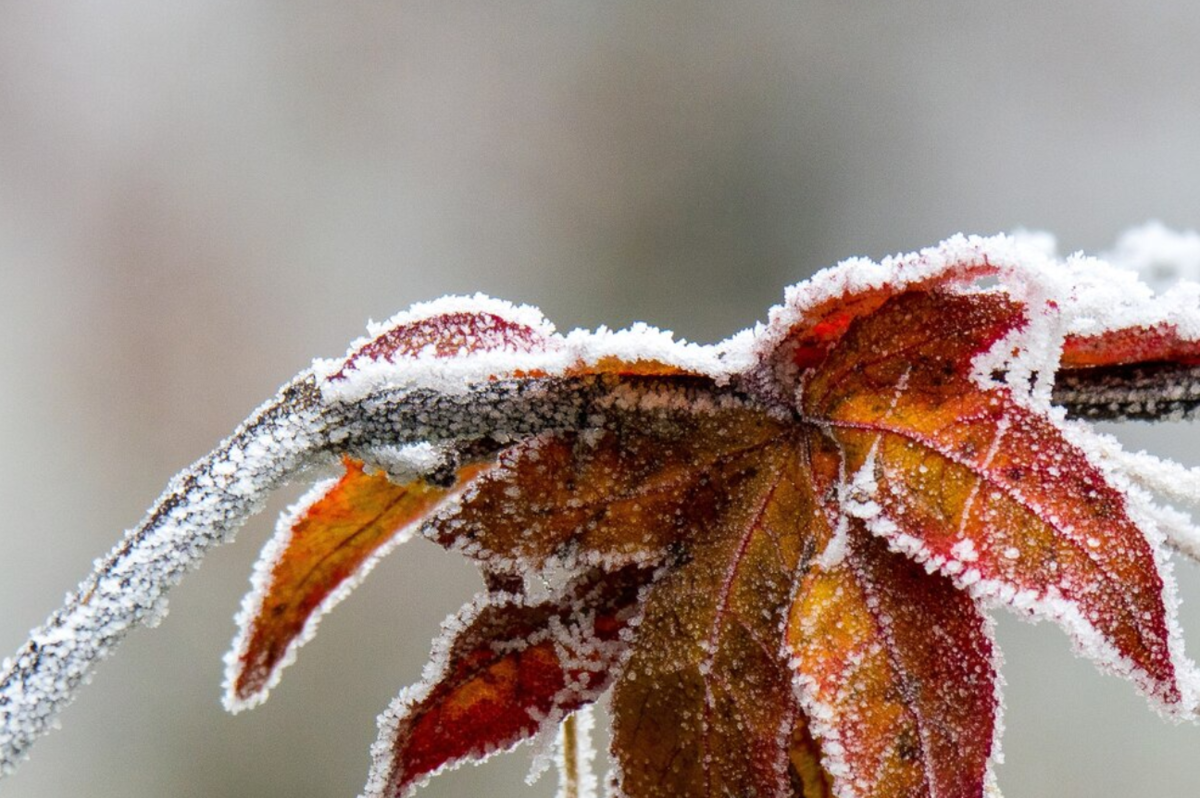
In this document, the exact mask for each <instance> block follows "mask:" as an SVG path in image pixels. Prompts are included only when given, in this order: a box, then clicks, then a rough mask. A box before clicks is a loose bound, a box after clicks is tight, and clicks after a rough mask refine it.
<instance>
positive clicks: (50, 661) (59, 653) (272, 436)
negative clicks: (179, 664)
mask: <svg viewBox="0 0 1200 798" xmlns="http://www.w3.org/2000/svg"><path fill="white" fill-rule="evenodd" d="M580 388H581V386H580V385H573V386H567V385H565V384H551V383H546V384H539V383H532V384H531V383H528V382H526V383H512V382H494V383H489V384H484V385H481V386H477V387H475V388H474V389H468V390H464V391H461V392H458V393H456V394H454V395H451V396H444V395H441V394H437V393H434V392H431V391H429V390H425V389H420V388H414V389H402V390H383V391H376V392H374V393H372V394H370V395H368V396H365V397H363V398H362V399H361V400H360V401H357V402H353V403H342V402H338V401H333V402H330V401H327V400H324V399H323V398H322V394H321V391H320V389H319V388H318V386H317V382H316V379H315V378H314V377H313V376H312V374H310V373H308V372H305V373H303V374H301V375H300V376H298V377H297V378H296V379H295V380H293V381H292V382H291V383H289V384H288V385H286V386H284V388H283V389H281V391H280V392H279V394H278V395H277V396H276V398H275V399H273V400H272V401H270V402H268V403H266V404H264V405H263V406H262V407H260V408H259V409H258V410H257V411H255V413H254V414H253V415H251V416H250V418H249V419H247V420H246V421H245V422H244V423H243V424H242V425H241V426H240V427H239V428H238V430H237V431H236V432H235V433H234V434H233V435H232V436H231V437H229V438H228V439H226V440H225V441H223V442H222V443H221V444H220V445H219V446H218V447H217V448H216V449H214V450H213V451H212V452H211V453H210V454H209V455H207V456H206V457H204V458H202V459H200V460H198V461H197V462H196V463H194V464H193V465H191V466H190V467H189V468H187V469H185V470H184V471H182V472H181V473H180V474H178V475H177V476H176V477H174V478H173V479H172V480H171V481H170V483H169V484H168V486H167V490H166V491H165V492H164V493H163V495H162V496H160V497H159V499H158V501H156V502H155V503H154V505H153V506H152V507H151V508H150V510H149V511H148V512H147V514H146V517H145V518H144V519H143V520H142V522H141V523H140V524H138V526H136V527H135V528H134V529H132V530H130V531H129V532H128V533H127V534H126V536H125V538H124V540H122V542H121V543H120V544H119V545H118V546H116V548H114V549H113V550H112V552H110V553H109V554H108V555H107V556H106V557H104V558H103V559H101V560H98V561H97V563H96V567H95V569H94V570H93V572H92V574H91V575H90V576H89V577H88V578H87V579H86V580H84V581H83V582H82V583H81V584H80V585H79V587H78V588H77V589H76V591H75V592H74V593H73V594H72V595H70V596H69V597H68V599H67V601H66V602H65V603H64V605H63V607H62V608H60V609H59V610H57V611H56V612H55V613H54V614H52V615H51V616H50V617H49V618H48V619H47V620H46V622H45V623H44V624H43V625H42V626H40V627H38V628H37V629H35V630H33V631H32V632H31V633H30V637H29V640H28V641H27V642H26V643H25V645H24V646H23V647H22V648H21V649H20V650H19V651H18V652H17V653H16V655H15V656H13V657H11V658H7V659H5V660H4V662H3V665H2V666H0V771H2V772H3V773H5V774H6V773H9V772H11V771H12V770H13V769H14V768H15V766H16V764H17V762H18V761H20V760H21V759H22V758H23V757H24V756H25V755H26V752H27V751H28V749H29V747H30V746H31V745H32V744H33V742H34V741H35V740H36V739H37V738H38V737H40V736H41V735H43V734H45V733H46V732H47V731H49V730H50V729H51V728H52V726H53V724H54V722H55V718H56V716H57V714H58V712H59V711H60V710H61V709H62V708H63V707H64V706H65V705H66V704H68V703H70V701H71V700H72V698H73V695H74V691H75V689H76V688H77V687H78V686H79V685H80V684H81V683H84V682H86V681H87V680H88V679H89V678H90V676H91V673H92V669H93V668H94V667H95V665H96V664H97V663H98V662H99V661H100V660H103V659H105V658H107V657H108V656H109V654H111V653H112V651H113V649H114V648H115V647H116V646H117V645H118V644H119V643H120V642H121V640H122V639H123V638H124V637H125V635H127V634H128V633H129V632H130V631H131V630H133V629H134V628H136V627H138V626H153V625H155V624H156V623H157V622H158V621H159V620H160V619H161V618H162V617H163V615H164V614H165V612H166V595H167V592H168V591H169V590H170V589H171V587H173V586H174V585H175V584H176V583H178V581H179V580H180V579H181V578H182V577H183V575H184V574H185V573H187V572H188V571H189V570H191V569H193V568H195V567H196V566H197V565H198V564H199V562H200V560H201V558H202V557H203V556H204V555H205V554H206V553H207V552H208V551H209V550H210V549H212V548H214V547H216V546H218V545H220V544H221V543H225V542H227V541H229V540H230V539H232V537H233V534H234V533H235V532H236V531H237V529H238V528H239V527H240V526H241V525H242V523H244V522H245V520H246V519H247V518H249V517H250V516H251V515H253V514H254V513H256V512H257V511H258V510H260V509H261V508H262V505H263V503H264V501H265V499H266V497H267V496H268V494H270V493H271V491H273V490H274V489H276V488H277V487H279V486H280V485H281V484H283V483H284V482H286V481H287V480H288V479H290V478H291V477H293V476H296V475H298V474H301V473H303V472H304V471H306V470H308V469H311V468H314V467H320V466H325V465H328V464H329V463H331V462H333V461H335V459H336V455H338V454H340V453H343V452H350V453H356V454H359V455H360V456H361V455H362V454H363V453H366V454H368V455H369V454H370V453H371V452H373V451H375V450H377V449H379V448H380V447H383V446H385V445H394V444H403V443H412V442H417V441H435V442H445V443H448V444H451V445H452V446H453V445H455V444H461V445H466V444H467V443H469V442H472V441H477V440H479V439H481V438H485V437H490V438H495V439H500V440H503V439H505V438H506V437H507V436H520V435H527V434H529V433H530V432H537V431H540V430H542V429H545V428H555V427H575V426H578V424H579V418H578V413H579V410H580V408H581V407H582V399H577V400H573V399H572V398H571V396H568V395H567V394H569V393H574V394H576V395H578V396H582V394H583V391H581V390H580ZM431 466H432V464H431Z"/></svg>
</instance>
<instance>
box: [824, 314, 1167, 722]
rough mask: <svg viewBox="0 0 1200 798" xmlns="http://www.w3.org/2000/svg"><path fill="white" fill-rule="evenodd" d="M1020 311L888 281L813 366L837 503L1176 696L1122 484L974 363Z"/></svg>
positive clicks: (1154, 585)
mask: <svg viewBox="0 0 1200 798" xmlns="http://www.w3.org/2000/svg"><path fill="white" fill-rule="evenodd" d="M1023 323H1024V313H1023V311H1022V309H1021V307H1020V306H1019V305H1017V304H1015V303H1013V302H1012V301H1010V300H1008V299H1006V298H1004V297H1001V296H998V295H990V294H987V295H975V296H951V295H945V294H941V293H937V292H934V293H914V294H907V295H904V296H901V297H898V298H897V299H895V300H893V301H892V302H891V303H889V304H888V305H887V306H885V307H883V308H882V309H881V310H880V311H879V312H878V313H877V314H876V315H875V316H873V317H872V318H870V319H867V320H864V321H863V323H861V324H860V325H858V326H857V327H856V328H855V329H852V330H851V331H850V332H849V333H848V334H847V335H846V337H845V338H844V339H843V340H842V341H841V342H840V344H839V346H838V347H837V349H836V350H835V351H834V352H833V353H831V355H830V356H829V359H828V360H827V361H826V362H825V363H824V364H822V366H821V367H820V368H819V369H817V370H816V371H815V372H814V375H813V377H812V379H811V380H809V382H808V384H807V386H806V390H805V400H804V405H805V412H806V413H807V414H809V415H812V416H814V417H817V418H822V419H824V420H825V421H826V423H828V425H829V429H830V434H832V435H833V437H834V438H835V439H836V440H837V441H838V443H839V444H840V445H841V446H842V448H843V450H844V468H845V470H846V472H847V473H848V474H850V475H851V477H850V484H849V485H848V486H847V487H846V494H847V496H846V503H847V506H846V510H847V512H850V513H851V514H853V515H856V516H857V517H859V518H862V519H864V520H865V521H866V524H867V526H868V528H869V529H870V530H871V531H872V532H874V533H875V534H878V535H881V536H883V537H885V538H887V539H888V540H889V542H890V543H891V544H892V545H893V546H895V547H896V548H898V549H901V550H904V551H906V552H908V553H909V554H910V555H911V556H913V557H915V558H916V559H917V560H919V561H921V562H925V563H927V567H928V568H929V569H930V570H935V569H936V570H938V571H940V572H942V573H945V574H948V575H950V576H952V577H953V578H954V579H955V580H956V581H957V583H958V584H959V585H961V586H962V587H964V588H967V589H969V590H970V591H971V593H972V594H973V595H976V596H980V597H986V598H988V599H991V600H994V601H999V602H1001V603H1004V604H1007V605H1010V606H1012V607H1015V608H1016V609H1017V610H1019V611H1024V612H1029V613H1035V614H1037V615H1040V616H1041V617H1047V618H1051V619H1054V620H1056V621H1058V622H1059V623H1061V624H1062V625H1063V626H1064V627H1065V628H1067V630H1068V631H1070V632H1071V633H1072V634H1073V635H1074V636H1075V641H1076V645H1077V646H1078V647H1079V649H1080V650H1081V651H1083V652H1084V653H1086V654H1088V655H1089V656H1091V657H1093V658H1095V659H1097V660H1098V661H1099V662H1101V663H1102V664H1104V665H1105V666H1107V667H1109V668H1111V669H1113V670H1116V671H1118V672H1122V673H1128V674H1129V675H1131V676H1133V678H1135V680H1136V681H1137V682H1138V683H1139V685H1140V686H1142V687H1143V688H1144V689H1145V690H1146V691H1147V692H1148V693H1151V694H1153V695H1155V696H1156V697H1157V698H1159V699H1160V700H1161V701H1162V702H1163V703H1164V704H1167V705H1175V704H1178V703H1179V702H1180V701H1181V700H1182V695H1181V693H1180V689H1179V685H1178V683H1177V681H1176V676H1177V673H1176V662H1175V659H1174V657H1173V653H1172V650H1171V635H1170V627H1169V623H1168V612H1167V604H1166V603H1165V602H1164V590H1165V585H1164V581H1163V577H1162V575H1161V574H1160V572H1159V569H1158V565H1157V562H1156V560H1155V556H1154V551H1153V549H1152V547H1151V544H1150V543H1149V541H1148V540H1147V539H1146V536H1145V533H1144V532H1143V531H1142V530H1141V529H1139V528H1138V526H1137V525H1136V524H1135V523H1134V521H1133V520H1132V518H1130V516H1129V512H1128V510H1127V507H1126V500H1125V498H1124V497H1123V496H1122V495H1121V493H1120V492H1119V491H1118V490H1117V489H1116V488H1115V487H1113V486H1112V485H1110V484H1108V482H1107V480H1106V479H1105V477H1104V475H1103V473H1102V472H1101V471H1100V470H1099V468H1097V467H1096V466H1095V465H1094V464H1093V463H1091V462H1090V461H1089V460H1088V458H1087V456H1086V454H1085V453H1084V452H1083V451H1082V450H1080V449H1079V448H1078V447H1077V446H1075V445H1073V444H1072V443H1071V442H1070V441H1069V440H1068V438H1067V436H1066V435H1065V434H1064V432H1063V431H1062V430H1060V429H1059V428H1058V427H1057V426H1056V425H1055V423H1054V421H1053V420H1052V419H1051V418H1050V417H1049V416H1047V415H1045V414H1042V413H1039V412H1037V411H1035V410H1031V409H1029V408H1027V407H1024V406H1022V405H1021V404H1019V403H1018V402H1017V401H1016V400H1015V398H1014V397H1013V392H1012V388H1011V387H1009V386H1007V385H1004V384H995V385H989V386H986V387H984V386H981V385H980V384H979V379H980V378H978V377H977V378H974V379H973V378H972V373H971V372H972V363H973V361H974V358H976V357H977V356H978V355H980V354H981V353H983V352H985V351H987V349H988V348H990V347H991V346H992V345H993V344H994V343H995V342H996V341H998V340H1000V339H1001V338H1002V337H1003V336H1004V335H1005V334H1006V333H1008V332H1009V331H1011V330H1012V329H1014V328H1017V327H1020V326H1021V325H1022V324H1023Z"/></svg>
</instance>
